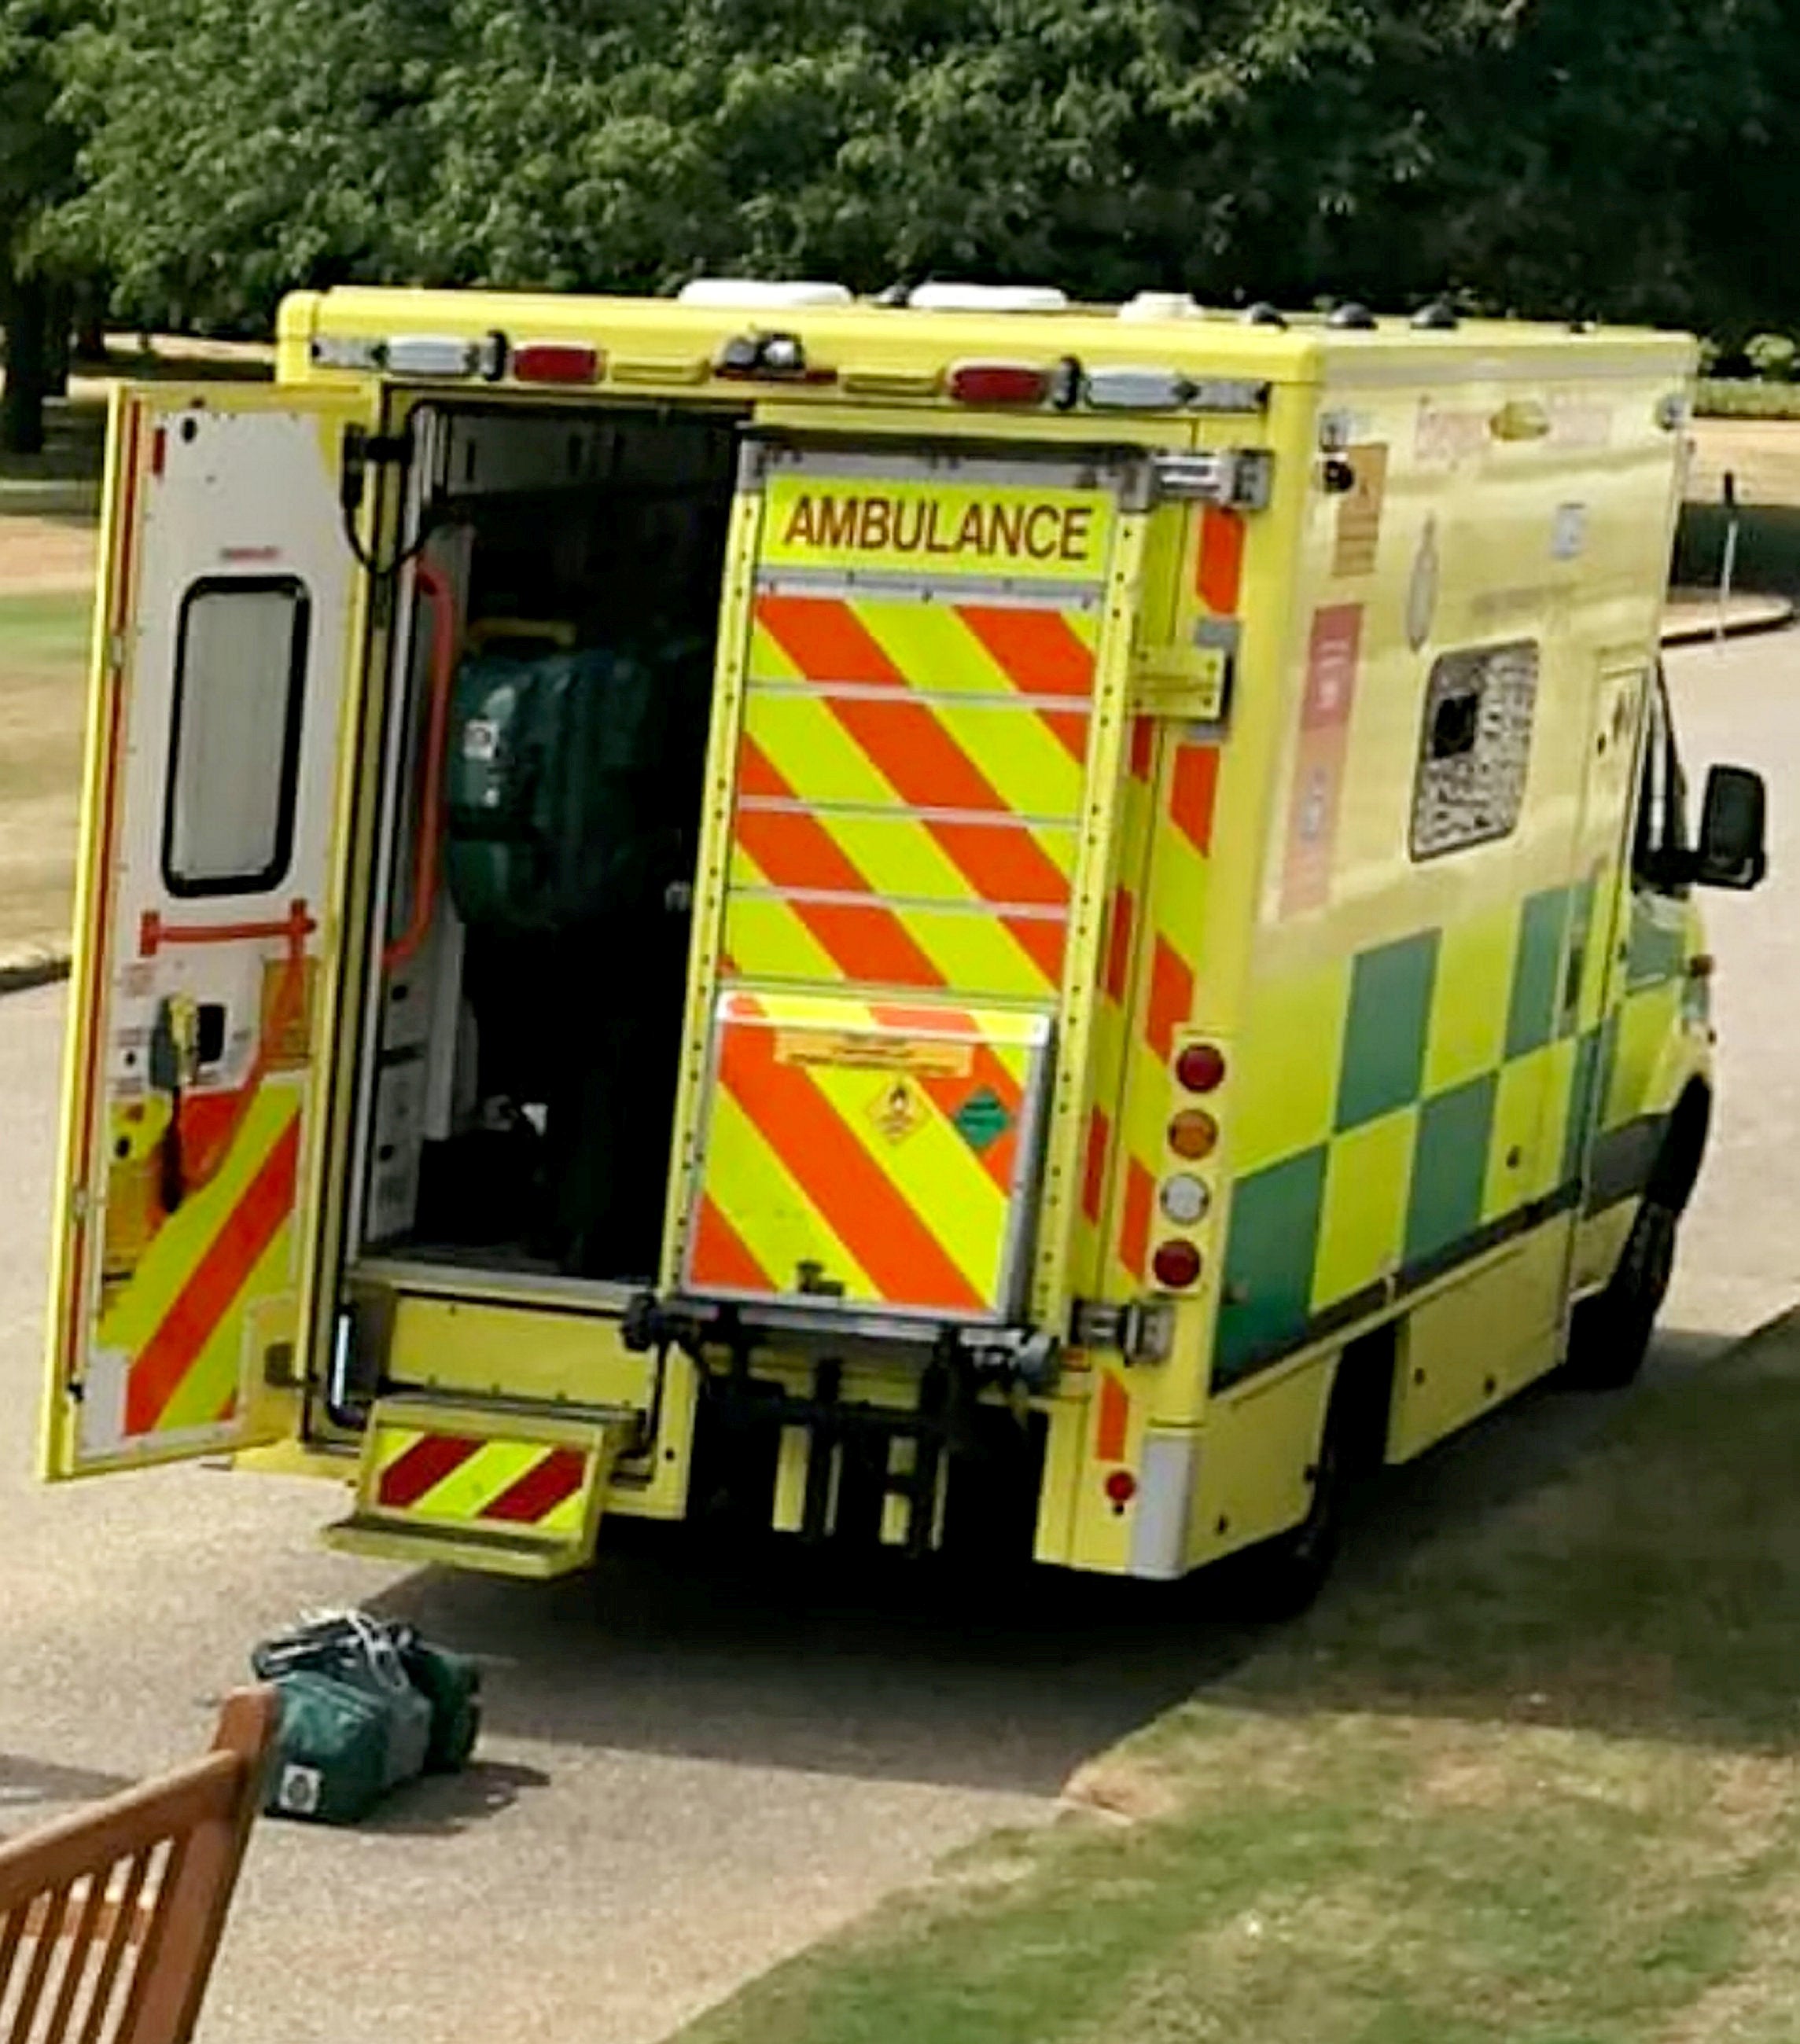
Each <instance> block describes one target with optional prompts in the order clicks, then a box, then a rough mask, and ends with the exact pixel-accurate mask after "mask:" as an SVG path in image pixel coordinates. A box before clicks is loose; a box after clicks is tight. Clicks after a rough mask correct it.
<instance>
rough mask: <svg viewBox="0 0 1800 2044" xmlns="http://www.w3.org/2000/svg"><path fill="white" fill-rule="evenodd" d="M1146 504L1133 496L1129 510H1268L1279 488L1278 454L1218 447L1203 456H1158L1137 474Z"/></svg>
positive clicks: (1151, 458)
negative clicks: (1192, 506) (1168, 506)
mask: <svg viewBox="0 0 1800 2044" xmlns="http://www.w3.org/2000/svg"><path fill="white" fill-rule="evenodd" d="M1137 486H1138V492H1139V493H1140V494H1141V498H1142V501H1140V502H1137V503H1133V501H1130V498H1129V495H1128V498H1127V500H1126V502H1125V509H1127V510H1128V511H1153V510H1154V509H1156V506H1157V505H1159V504H1217V505H1221V506H1222V507H1223V508H1225V509H1228V510H1233V511H1265V510H1267V509H1268V505H1269V499H1270V497H1271V494H1272V493H1273V490H1274V487H1275V455H1274V454H1273V453H1272V452H1271V450H1270V449H1268V448H1209V449H1207V450H1206V451H1205V452H1203V453H1198V454H1155V455H1152V456H1151V457H1150V459H1149V461H1148V463H1146V464H1145V465H1144V467H1141V468H1140V470H1139V471H1138V474H1137Z"/></svg>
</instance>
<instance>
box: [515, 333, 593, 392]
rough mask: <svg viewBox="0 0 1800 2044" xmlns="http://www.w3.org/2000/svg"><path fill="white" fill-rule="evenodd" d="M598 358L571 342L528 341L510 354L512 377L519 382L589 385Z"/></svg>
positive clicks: (582, 346)
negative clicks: (511, 355) (511, 357)
mask: <svg viewBox="0 0 1800 2044" xmlns="http://www.w3.org/2000/svg"><path fill="white" fill-rule="evenodd" d="M600 364H601V355H600V351H599V349H598V348H588V347H586V346H584V345H583V344H582V343H580V342H579V341H573V340H528V341H527V342H525V344H524V346H523V347H521V348H514V349H513V375H515V376H516V377H517V378H518V380H519V381H520V382H521V383H593V382H598V379H599V375H600Z"/></svg>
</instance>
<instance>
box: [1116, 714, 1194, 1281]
mask: <svg viewBox="0 0 1800 2044" xmlns="http://www.w3.org/2000/svg"><path fill="white" fill-rule="evenodd" d="M1162 751H1163V756H1162V759H1160V762H1159V764H1158V770H1157V774H1156V794H1155V802H1156V815H1157V816H1158V817H1159V819H1160V821H1159V824H1158V828H1157V829H1156V833H1155V843H1154V846H1153V848H1152V858H1151V864H1150V870H1149V875H1148V885H1147V886H1146V888H1145V890H1144V900H1143V902H1142V905H1141V908H1140V912H1139V916H1138V920H1139V924H1140V928H1139V929H1138V932H1137V943H1136V947H1135V951H1134V952H1133V954H1132V959H1131V964H1132V983H1131V988H1130V1014H1131V1022H1132V1026H1131V1028H1130V1029H1129V1032H1127V1046H1126V1050H1125V1059H1124V1064H1125V1071H1124V1081H1123V1084H1124V1097H1123V1101H1122V1105H1121V1114H1120V1120H1119V1125H1118V1129H1117V1149H1118V1152H1119V1154H1118V1155H1117V1158H1115V1160H1114V1165H1113V1174H1112V1178H1111V1183H1112V1185H1113V1215H1114V1220H1113V1224H1112V1249H1111V1253H1110V1258H1109V1261H1108V1267H1107V1277H1106V1285H1107V1289H1106V1292H1105V1293H1104V1294H1103V1295H1104V1296H1108V1297H1120V1296H1121V1295H1125V1296H1129V1293H1131V1292H1132V1291H1133V1290H1135V1289H1137V1288H1139V1287H1140V1286H1141V1285H1142V1284H1143V1282H1144V1274H1145V1272H1146V1270H1147V1269H1148V1260H1149V1253H1150V1238H1151V1234H1152V1228H1153V1227H1154V1224H1155V1220H1156V1185H1157V1183H1158V1181H1159V1180H1160V1178H1161V1176H1162V1174H1163V1170H1164V1169H1165V1167H1166V1162H1167V1157H1166V1151H1165V1144H1164V1131H1165V1130H1166V1128H1167V1121H1168V1113H1169V1086H1170V1078H1169V1061H1170V1058H1171V1055H1172V1053H1173V1051H1174V1048H1175V1039H1176V1037H1177V1035H1178V1034H1179V1032H1180V1031H1181V1030H1183V1028H1186V1027H1187V1024H1189V1023H1190V1021H1191V1020H1192V1018H1193V1015H1194V1005H1195V1001H1196V998H1197V994H1198V970H1199V964H1200V960H1201V955H1202V953H1201V947H1202V940H1203V938H1204V936H1205V932H1206V891H1207V883H1208V877H1209V873H1210V860H1211V853H1212V843H1213V809H1214V805H1215V803H1216V801H1217V793H1218V775H1219V761H1220V755H1219V751H1218V748H1217V747H1216V746H1212V745H1204V744H1198V743H1194V742H1193V741H1192V740H1188V739H1186V738H1182V737H1179V736H1177V735H1176V733H1175V732H1173V731H1171V732H1168V733H1167V737H1166V740H1165V743H1164V744H1163V748H1162Z"/></svg>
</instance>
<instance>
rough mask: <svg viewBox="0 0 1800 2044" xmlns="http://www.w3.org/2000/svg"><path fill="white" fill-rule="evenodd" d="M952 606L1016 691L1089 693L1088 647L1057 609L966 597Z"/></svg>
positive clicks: (1090, 658) (1090, 663)
mask: <svg viewBox="0 0 1800 2044" xmlns="http://www.w3.org/2000/svg"><path fill="white" fill-rule="evenodd" d="M956 615H957V617H960V619H961V620H962V621H963V623H964V624H966V625H967V627H968V628H969V629H970V630H971V632H974V634H975V636H976V637H977V638H978V639H979V640H980V641H981V643H982V644H983V646H984V647H986V648H987V651H988V652H989V654H990V655H991V656H992V658H993V659H994V663H995V665H996V666H998V667H999V668H1000V670H1002V673H1003V674H1005V675H1006V678H1007V679H1008V680H1009V681H1010V682H1011V683H1012V684H1013V687H1015V688H1016V689H1017V690H1018V691H1019V693H1020V694H1021V695H1028V696H1038V695H1048V696H1074V697H1087V696H1090V695H1091V694H1093V692H1094V649H1093V647H1090V646H1089V645H1087V644H1084V642H1083V640H1080V639H1079V638H1078V637H1077V636H1075V632H1073V631H1072V630H1071V628H1070V626H1069V622H1068V620H1067V618H1066V617H1063V614H1062V613H1061V612H1060V611H1056V610H1049V609H1040V608H1037V607H1036V606H1033V607H1031V608H1029V609H1028V608H1025V607H1024V606H1015V607H1011V608H1002V607H1001V606H998V605H995V606H993V607H988V606H986V605H979V604H971V603H960V604H958V605H956Z"/></svg>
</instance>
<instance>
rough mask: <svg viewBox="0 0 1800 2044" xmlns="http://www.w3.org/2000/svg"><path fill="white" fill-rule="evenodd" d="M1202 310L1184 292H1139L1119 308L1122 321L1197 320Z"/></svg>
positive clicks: (1194, 300)
mask: <svg viewBox="0 0 1800 2044" xmlns="http://www.w3.org/2000/svg"><path fill="white" fill-rule="evenodd" d="M1203 313H1204V308H1203V307H1202V305H1200V304H1199V302H1198V300H1196V299H1194V298H1190V297H1189V296H1188V294H1187V292H1185V291H1140V292H1139V293H1138V294H1137V297H1136V298H1127V299H1126V301H1125V303H1124V304H1123V305H1121V306H1120V307H1119V317H1120V318H1121V319H1122V320H1131V321H1138V320H1183V319H1199V318H1201V317H1203Z"/></svg>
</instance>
